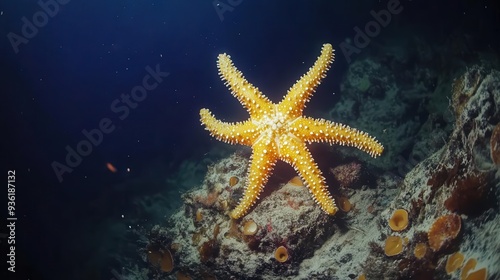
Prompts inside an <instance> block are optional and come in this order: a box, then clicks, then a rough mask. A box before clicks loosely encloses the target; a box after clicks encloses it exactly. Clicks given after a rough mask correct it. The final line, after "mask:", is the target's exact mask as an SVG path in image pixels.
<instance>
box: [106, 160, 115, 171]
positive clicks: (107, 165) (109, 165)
mask: <svg viewBox="0 0 500 280" xmlns="http://www.w3.org/2000/svg"><path fill="white" fill-rule="evenodd" d="M106 167H107V168H108V170H109V171H111V172H113V173H116V171H117V169H116V167H115V166H114V165H113V164H111V163H110V162H108V163H106Z"/></svg>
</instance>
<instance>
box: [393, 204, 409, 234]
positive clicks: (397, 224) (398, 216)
mask: <svg viewBox="0 0 500 280" xmlns="http://www.w3.org/2000/svg"><path fill="white" fill-rule="evenodd" d="M408 223H409V219H408V211H406V210H404V209H397V210H396V211H394V213H393V214H392V216H391V218H390V219H389V227H390V228H391V229H392V230H393V231H402V230H404V229H405V228H406V227H407V226H408Z"/></svg>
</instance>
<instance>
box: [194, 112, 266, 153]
mask: <svg viewBox="0 0 500 280" xmlns="http://www.w3.org/2000/svg"><path fill="white" fill-rule="evenodd" d="M200 117H201V123H202V125H204V126H205V129H206V130H208V131H210V135H212V136H214V137H215V138H217V139H218V140H220V141H224V142H226V143H230V144H235V143H237V144H242V145H247V146H251V145H252V143H253V142H254V141H255V139H256V137H257V135H256V133H255V131H256V130H257V127H256V126H255V125H254V124H253V123H252V122H251V121H244V122H237V123H226V122H222V121H220V120H218V119H216V118H215V117H214V116H213V115H212V113H211V112H210V110H208V109H201V110H200Z"/></svg>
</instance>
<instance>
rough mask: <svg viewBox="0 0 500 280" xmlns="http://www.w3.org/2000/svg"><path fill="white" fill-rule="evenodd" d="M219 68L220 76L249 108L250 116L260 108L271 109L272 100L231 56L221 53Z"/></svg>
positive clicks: (234, 94)
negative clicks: (241, 69) (246, 75)
mask: <svg viewBox="0 0 500 280" xmlns="http://www.w3.org/2000/svg"><path fill="white" fill-rule="evenodd" d="M217 68H218V69H219V76H220V77H221V78H222V80H224V81H225V85H226V86H227V87H228V88H229V89H230V90H231V94H232V95H233V96H234V97H236V98H237V99H238V101H239V102H240V103H241V104H242V105H243V106H244V107H245V108H246V109H247V110H248V112H249V113H250V116H252V117H253V116H255V115H257V114H258V112H259V111H260V110H265V111H269V110H270V109H271V107H272V103H271V101H270V100H269V99H268V98H267V97H266V96H264V95H263V94H262V92H260V91H259V89H258V88H256V87H255V86H254V85H252V84H251V83H249V82H248V81H247V80H246V79H245V77H244V76H243V73H241V71H239V70H238V69H237V68H236V67H235V66H234V64H233V62H232V61H231V56H229V55H227V54H225V53H224V54H220V55H219V57H218V61H217Z"/></svg>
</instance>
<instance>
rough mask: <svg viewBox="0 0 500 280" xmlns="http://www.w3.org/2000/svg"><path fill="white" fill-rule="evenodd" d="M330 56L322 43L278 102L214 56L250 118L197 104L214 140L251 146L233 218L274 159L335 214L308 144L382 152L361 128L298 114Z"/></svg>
mask: <svg viewBox="0 0 500 280" xmlns="http://www.w3.org/2000/svg"><path fill="white" fill-rule="evenodd" d="M333 59H334V54H333V48H332V46H331V45H330V44H325V45H323V49H322V50H321V55H320V56H319V57H318V59H317V60H316V62H315V63H314V65H313V66H312V67H311V68H310V69H309V71H308V72H307V73H306V74H305V75H304V76H302V77H301V78H300V79H299V80H298V81H297V82H296V83H295V84H294V85H293V86H292V87H291V88H290V89H289V90H288V93H287V94H286V95H285V97H284V98H283V100H282V101H281V102H280V103H278V104H274V103H272V102H271V101H270V100H269V99H268V98H267V97H266V96H264V95H263V94H262V93H261V92H260V91H259V90H258V89H257V88H256V87H255V86H253V85H252V84H250V83H249V82H248V81H247V80H246V79H245V78H244V77H243V74H242V73H241V71H239V70H238V69H237V68H236V67H235V66H234V65H233V62H232V61H231V58H230V56H229V55H227V54H221V55H219V57H218V62H217V67H218V69H219V75H220V76H221V78H222V79H223V80H224V81H225V82H226V85H227V86H228V87H229V89H230V90H231V93H232V95H233V96H235V97H236V98H237V99H238V100H239V101H240V103H241V104H242V105H243V106H244V107H245V108H246V109H247V111H248V112H249V114H250V119H249V120H247V121H243V122H236V123H226V122H222V121H220V120H217V119H216V118H215V117H214V116H213V115H212V113H211V112H210V111H209V110H208V109H201V110H200V117H201V123H202V124H203V125H205V127H206V129H207V130H208V131H209V132H210V134H211V135H212V136H214V137H216V138H217V139H219V140H221V141H225V142H227V143H230V144H242V145H247V146H251V147H252V151H253V153H252V157H251V161H250V166H249V168H248V178H247V184H246V188H245V192H244V194H243V197H242V198H241V199H240V202H239V204H238V206H236V208H235V209H234V210H233V211H232V212H231V217H232V218H234V219H239V218H241V217H243V216H244V215H245V214H246V213H248V211H249V210H250V209H251V207H252V206H253V205H254V204H255V202H256V201H257V200H258V198H259V195H260V193H261V192H262V190H263V188H264V186H265V184H266V183H267V180H268V178H269V176H270V174H271V172H272V170H273V168H274V165H275V164H276V162H277V161H278V160H282V161H284V162H287V163H288V164H290V165H291V166H293V168H294V169H295V170H296V171H297V173H298V174H299V176H300V177H301V178H302V181H303V182H304V183H305V185H306V186H307V187H308V188H309V191H310V192H311V194H312V196H313V198H314V200H315V201H316V202H317V203H318V204H319V206H320V207H321V209H323V210H324V211H325V212H326V213H327V214H330V215H334V214H335V213H336V212H337V210H338V208H337V206H336V205H335V202H334V200H333V198H332V196H331V195H330V192H329V191H328V189H327V186H326V183H325V178H324V177H323V175H322V173H321V170H319V168H318V166H317V165H316V163H315V162H314V159H313V157H312V155H311V153H310V152H309V149H308V148H307V144H308V143H312V142H327V143H329V144H339V145H345V146H353V147H356V148H358V149H360V150H362V151H365V152H367V153H368V154H370V155H371V156H373V157H377V156H379V155H380V154H381V153H382V151H383V149H384V147H383V146H382V145H381V144H380V143H379V142H378V141H377V140H376V139H375V138H374V137H371V136H369V135H368V134H367V133H365V132H362V131H359V130H357V129H354V128H350V127H348V126H346V125H343V124H339V123H334V122H331V121H327V120H324V119H313V118H309V117H305V116H303V115H302V112H303V110H304V108H305V104H306V102H307V101H309V99H310V97H311V96H312V94H313V93H314V91H315V90H316V88H317V87H318V85H319V84H320V82H321V79H323V78H324V77H325V76H326V71H327V70H328V69H329V68H330V64H331V63H332V61H333Z"/></svg>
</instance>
